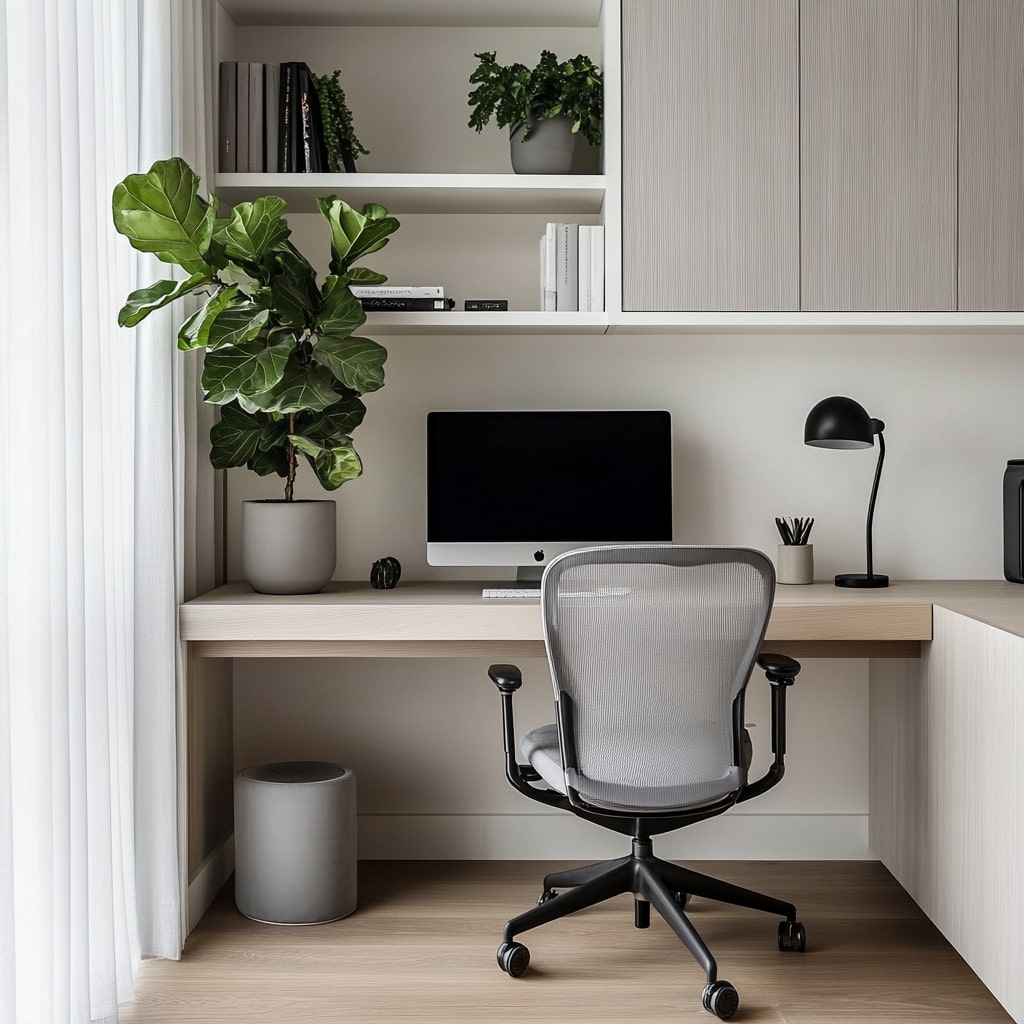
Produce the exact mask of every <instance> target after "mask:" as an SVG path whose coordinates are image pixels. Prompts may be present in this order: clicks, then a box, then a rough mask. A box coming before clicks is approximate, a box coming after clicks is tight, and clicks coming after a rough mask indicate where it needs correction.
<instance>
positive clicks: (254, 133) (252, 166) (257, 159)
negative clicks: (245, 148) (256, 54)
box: [248, 61, 267, 171]
mask: <svg viewBox="0 0 1024 1024" xmlns="http://www.w3.org/2000/svg"><path fill="white" fill-rule="evenodd" d="M248 103H249V170H250V171H265V170H266V169H267V165H266V160H265V157H264V155H263V65H262V64H260V63H255V62H253V61H250V62H249V96H248Z"/></svg>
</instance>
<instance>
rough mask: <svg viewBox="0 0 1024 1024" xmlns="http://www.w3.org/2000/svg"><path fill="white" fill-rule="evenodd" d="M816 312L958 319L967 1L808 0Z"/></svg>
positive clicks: (806, 256) (805, 64)
mask: <svg viewBox="0 0 1024 1024" xmlns="http://www.w3.org/2000/svg"><path fill="white" fill-rule="evenodd" d="M800 19H801V36H800V60H801V66H800V79H801V90H800V97H801V99H800V104H801V115H800V132H801V140H800V146H801V161H800V163H801V280H802V283H801V298H802V308H803V309H806V310H952V309H955V308H956V116H957V114H956V111H957V95H956V77H957V67H956V44H957V4H956V0H803V2H802V4H801V14H800Z"/></svg>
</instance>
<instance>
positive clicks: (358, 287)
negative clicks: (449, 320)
mask: <svg viewBox="0 0 1024 1024" xmlns="http://www.w3.org/2000/svg"><path fill="white" fill-rule="evenodd" d="M349 290H350V291H351V292H352V294H353V295H354V296H355V297H356V298H357V299H379V298H385V299H386V298H393V299H443V298H444V287H443V286H442V285H439V284H353V285H349Z"/></svg>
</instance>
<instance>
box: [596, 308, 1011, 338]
mask: <svg viewBox="0 0 1024 1024" xmlns="http://www.w3.org/2000/svg"><path fill="white" fill-rule="evenodd" d="M837 330H838V331H848V332H856V331H870V332H874V333H878V332H879V331H891V332H893V333H894V334H900V333H907V334H910V333H916V334H922V333H928V332H931V333H935V334H939V333H942V334H955V333H957V332H958V331H970V332H971V333H979V332H980V333H997V334H1018V333H1021V332H1024V312H1004V313H984V312H944V313H892V312H877V313H812V312H799V311H793V312H787V313H757V312H751V313H718V312H706V313H701V312H672V313H664V312H662V313H613V314H612V316H611V322H610V324H609V327H608V332H609V333H610V334H715V333H718V334H724V333H728V334H746V333H751V334H773V333H774V334H780V333H786V334H797V333H801V332H802V333H813V332H816V331H837Z"/></svg>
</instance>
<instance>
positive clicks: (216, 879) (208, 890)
mask: <svg viewBox="0 0 1024 1024" xmlns="http://www.w3.org/2000/svg"><path fill="white" fill-rule="evenodd" d="M234 870H235V837H234V836H230V837H229V838H228V839H226V840H225V841H224V842H223V843H221V845H220V846H218V847H217V848H216V849H215V850H214V851H213V852H212V853H211V854H210V855H209V856H208V857H207V858H206V859H205V860H204V861H203V862H202V864H200V865H199V867H198V869H197V870H196V872H195V874H194V875H193V876H192V880H191V881H190V882H189V883H188V931H192V929H193V928H195V926H196V925H197V924H198V923H199V919H200V918H201V917H202V916H203V914H205V913H206V911H207V909H208V908H209V906H210V904H211V903H212V902H213V900H214V897H216V895H217V893H219V892H220V891H221V889H222V888H224V883H225V882H226V881H227V880H228V879H229V878H230V877H231V872H232V871H234Z"/></svg>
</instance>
